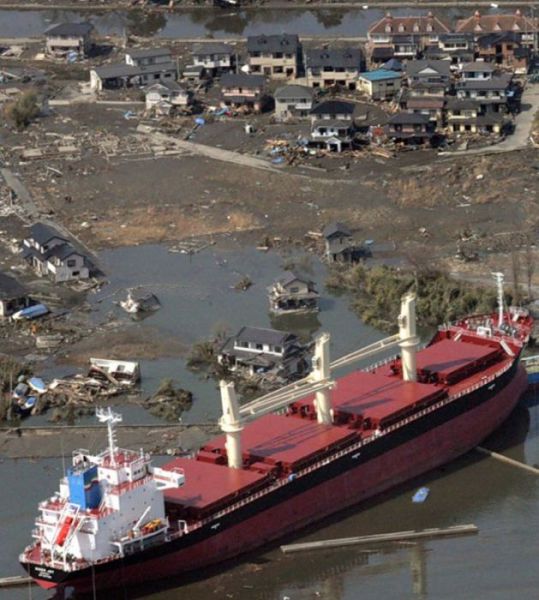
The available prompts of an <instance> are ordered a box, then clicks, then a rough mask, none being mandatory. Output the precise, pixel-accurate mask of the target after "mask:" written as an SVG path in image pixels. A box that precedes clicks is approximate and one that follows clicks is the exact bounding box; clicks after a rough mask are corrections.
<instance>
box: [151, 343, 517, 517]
mask: <svg viewBox="0 0 539 600" xmlns="http://www.w3.org/2000/svg"><path fill="white" fill-rule="evenodd" d="M512 362H513V357H511V356H509V355H508V354H507V353H505V352H504V351H503V350H502V349H501V348H500V345H499V344H498V343H497V342H496V341H493V340H487V339H477V340H468V339H466V340H457V341H455V340H453V339H446V338H444V337H443V336H442V337H440V338H438V339H437V340H436V341H435V342H434V343H432V344H431V345H430V346H427V347H426V348H424V349H423V350H420V351H419V352H418V353H417V366H418V374H419V378H420V381H417V382H406V381H403V380H402V378H401V375H400V372H399V370H400V360H399V359H396V360H394V361H392V362H390V363H388V364H386V365H384V366H381V367H379V368H377V369H376V370H375V371H355V372H352V373H350V374H348V375H346V376H344V377H342V378H340V379H338V381H337V385H336V386H335V388H334V389H332V390H331V392H330V395H331V404H332V407H333V410H334V424H333V425H320V424H318V423H317V421H316V413H315V408H314V396H312V395H311V396H308V397H306V398H304V399H301V400H299V401H297V402H295V403H293V404H292V405H291V406H290V409H289V412H288V414H286V415H276V414H269V415H266V416H264V417H261V418H259V419H257V420H255V421H253V422H250V423H247V424H246V425H245V427H244V429H243V431H242V433H241V440H242V458H243V463H244V466H243V468H242V469H230V468H228V466H227V465H226V445H225V441H226V438H225V436H224V435H220V436H217V437H215V438H213V439H211V440H210V441H208V442H207V443H206V444H205V445H204V447H203V448H202V449H201V451H199V453H198V454H197V455H196V456H195V458H194V459H188V458H176V459H174V460H173V461H171V462H170V463H168V464H167V465H165V466H164V467H163V468H165V469H174V468H177V467H181V468H182V469H183V470H184V472H185V481H186V483H185V485H184V486H183V487H182V488H180V489H178V490H168V491H167V492H166V493H165V497H166V501H167V503H168V504H169V505H170V504H172V505H174V506H176V507H177V508H178V509H179V510H180V511H183V513H182V514H185V515H187V516H191V517H192V518H200V517H202V516H204V515H206V514H208V513H209V512H211V511H215V510H220V509H221V508H222V507H225V506H227V505H229V504H231V503H233V502H236V501H238V500H241V499H242V498H244V497H246V496H247V495H249V494H251V493H253V492H255V491H257V490H258V489H261V488H264V487H266V486H267V485H268V483H269V482H273V481H275V479H277V478H281V477H289V475H290V474H291V473H293V472H295V471H299V470H300V469H303V468H305V467H308V466H309V465H311V464H314V463H315V462H317V461H319V460H322V459H323V458H324V457H325V456H329V455H330V454H331V453H334V452H336V451H338V450H340V449H342V448H345V447H346V446H347V445H351V444H353V443H354V442H359V441H360V440H361V439H362V438H364V437H368V436H370V435H372V434H373V432H374V431H375V430H377V429H380V428H382V429H383V428H384V427H386V426H388V425H393V424H394V423H397V422H398V421H400V420H402V419H404V418H406V417H407V416H409V415H411V414H413V413H414V412H418V411H420V410H422V409H423V408H426V407H428V406H429V405H431V404H433V403H435V402H437V401H439V400H441V399H443V398H447V396H448V395H455V394H459V393H461V392H462V393H465V392H466V391H469V390H470V389H471V388H472V387H474V386H477V385H481V384H484V382H485V381H486V379H488V378H491V377H494V376H496V374H497V373H499V372H500V371H501V370H503V369H505V368H508V367H509V366H510V365H511V363H512Z"/></svg>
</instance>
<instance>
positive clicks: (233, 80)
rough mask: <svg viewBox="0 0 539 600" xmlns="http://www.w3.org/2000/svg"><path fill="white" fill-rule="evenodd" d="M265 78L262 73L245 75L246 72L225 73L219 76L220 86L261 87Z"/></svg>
mask: <svg viewBox="0 0 539 600" xmlns="http://www.w3.org/2000/svg"><path fill="white" fill-rule="evenodd" d="M265 81H266V80H265V79H264V76H263V75H247V74H246V73H225V74H224V75H223V76H222V77H221V87H223V88H235V87H242V88H251V89H254V88H261V87H263V86H264V83H265Z"/></svg>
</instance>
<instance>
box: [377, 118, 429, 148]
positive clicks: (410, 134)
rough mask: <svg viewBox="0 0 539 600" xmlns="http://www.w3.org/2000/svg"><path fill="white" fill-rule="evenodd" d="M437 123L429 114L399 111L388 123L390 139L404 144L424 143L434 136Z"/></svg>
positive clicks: (387, 129)
mask: <svg viewBox="0 0 539 600" xmlns="http://www.w3.org/2000/svg"><path fill="white" fill-rule="evenodd" d="M435 129H436V123H435V122H433V121H432V120H431V118H430V116H429V115H425V114H422V113H414V112H399V113H397V114H395V115H393V116H392V117H391V118H390V119H389V121H388V124H387V127H386V135H387V137H388V138H389V139H391V140H393V141H395V142H400V143H403V144H423V143H426V142H430V140H431V139H432V137H433V136H434V132H435Z"/></svg>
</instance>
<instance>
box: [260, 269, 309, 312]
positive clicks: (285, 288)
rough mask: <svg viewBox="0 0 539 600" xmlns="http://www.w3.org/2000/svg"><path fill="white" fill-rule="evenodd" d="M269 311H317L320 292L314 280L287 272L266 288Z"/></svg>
mask: <svg viewBox="0 0 539 600" xmlns="http://www.w3.org/2000/svg"><path fill="white" fill-rule="evenodd" d="M268 292H269V303H270V312H271V313H273V314H275V315H284V314H290V313H303V312H318V310H319V307H318V301H319V299H320V294H319V293H318V292H317V291H316V289H315V287H314V282H312V281H310V280H309V279H306V278H304V277H301V276H300V275H296V274H295V273H288V274H287V275H285V276H284V277H282V278H281V279H278V280H277V281H276V282H275V283H274V284H273V285H272V286H271V287H269V288H268Z"/></svg>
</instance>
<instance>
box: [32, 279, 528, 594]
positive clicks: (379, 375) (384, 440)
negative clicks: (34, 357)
mask: <svg viewBox="0 0 539 600" xmlns="http://www.w3.org/2000/svg"><path fill="white" fill-rule="evenodd" d="M500 287H501V282H500ZM499 296H500V301H499V308H498V311H497V312H496V313H493V314H489V315H482V316H470V317H467V318H464V319H462V320H460V321H458V322H456V323H452V324H447V325H443V326H441V327H439V329H438V331H437V332H436V333H435V335H434V336H433V338H432V340H431V341H430V342H429V343H428V344H427V345H426V346H424V347H420V341H419V338H418V336H417V334H416V321H415V304H416V299H415V296H414V295H413V294H407V295H406V296H405V297H404V298H403V300H402V304H401V312H400V315H399V318H398V326H399V331H398V333H397V334H395V335H393V336H389V337H387V338H385V339H383V340H380V341H379V342H376V343H374V344H371V345H370V346H367V347H365V348H362V349H360V350H357V351H355V352H352V353H351V354H349V355H347V356H344V357H341V358H339V359H337V360H335V361H333V362H330V359H329V335H328V334H322V335H320V336H319V337H318V338H317V340H316V345H315V353H314V357H313V369H312V372H311V374H310V375H309V376H308V377H306V378H305V379H303V380H300V381H298V382H295V383H293V384H290V385H288V386H286V387H284V388H282V389H280V390H278V391H276V392H272V393H270V394H267V395H265V396H263V397H261V398H258V399H256V400H254V401H252V402H250V403H247V404H244V405H242V406H240V405H239V403H238V401H237V399H236V396H235V392H234V386H233V384H232V383H230V382H224V381H222V382H221V383H220V389H221V403H222V409H223V415H222V417H221V419H220V422H219V423H220V426H221V430H222V434H221V435H219V436H218V437H215V438H214V439H211V440H210V441H208V442H207V443H206V444H205V445H204V446H203V447H202V448H201V449H200V450H199V451H198V452H196V453H195V454H194V455H192V456H190V457H176V458H173V459H172V460H170V462H168V463H167V464H165V465H163V466H161V467H159V468H158V467H155V466H152V462H151V458H150V456H149V455H148V454H146V453H145V452H144V451H143V450H140V451H137V452H135V451H133V450H127V449H122V448H120V447H118V444H117V438H116V430H115V425H116V423H118V422H119V421H121V416H120V415H118V414H116V413H114V412H112V410H111V409H110V408H109V409H107V410H105V409H100V410H98V412H97V416H98V418H99V419H100V420H101V421H102V422H103V423H104V424H106V426H107V428H108V445H107V447H106V448H105V449H104V450H103V452H101V453H100V454H97V455H96V454H91V453H90V452H89V451H87V450H78V451H76V452H74V454H73V464H72V466H71V468H70V469H68V471H67V473H66V475H65V477H64V478H63V479H61V481H60V486H59V491H58V492H56V493H55V494H54V495H53V496H51V497H50V498H48V499H46V500H44V501H43V502H41V503H40V504H39V507H38V508H39V515H38V517H37V520H36V523H35V528H34V530H33V538H34V541H33V543H32V544H31V545H29V546H28V547H27V548H26V549H25V550H24V551H23V553H22V554H21V555H20V562H21V564H22V566H23V567H24V568H25V569H26V570H27V572H28V573H29V575H30V576H31V577H33V578H34V579H35V580H36V582H37V583H38V584H39V585H41V586H42V587H44V588H54V587H57V588H64V589H65V588H73V589H75V590H76V591H81V592H89V591H92V590H95V589H99V590H101V589H110V588H117V587H121V586H126V587H128V586H133V585H136V584H141V583H145V582H150V581H152V580H161V579H165V578H169V577H174V578H175V581H178V579H177V577H178V576H181V575H182V574H185V575H187V574H191V576H192V575H193V574H195V575H197V574H199V573H202V572H203V571H204V569H205V568H206V567H209V566H210V565H215V564H216V563H219V562H222V561H225V560H227V559H231V558H236V557H240V556H241V555H243V554H245V553H248V552H251V551H253V550H255V549H257V548H260V547H262V546H264V545H266V544H270V543H272V542H275V541H276V540H278V539H279V538H282V537H283V536H291V535H294V534H297V533H298V532H299V531H300V530H301V529H302V528H304V527H306V526H312V525H313V523H316V522H317V521H318V520H320V519H322V518H324V517H327V516H329V515H332V514H334V513H336V512H338V511H340V510H343V509H345V508H348V507H351V506H353V505H355V504H358V503H360V502H362V501H364V500H366V499H368V498H371V497H373V496H375V495H377V494H379V493H381V492H383V491H385V490H388V489H390V488H392V487H394V486H396V485H398V484H401V483H403V482H405V481H407V480H409V479H411V478H413V477H417V476H418V475H420V474H422V473H425V472H427V471H429V470H431V469H433V468H435V467H438V466H439V465H442V464H444V463H447V462H449V461H451V460H453V459H455V458H456V457H458V456H460V455H462V454H464V453H465V452H467V451H469V450H470V449H472V448H473V447H475V446H476V445H477V444H479V443H480V442H481V441H482V440H483V439H484V438H486V437H487V436H488V435H489V434H490V433H492V432H493V431H494V430H495V429H496V428H497V427H498V426H499V425H501V424H502V422H503V421H504V420H505V419H506V418H507V417H508V415H509V414H510V413H511V411H512V410H513V408H514V407H515V405H516V404H517V402H518V400H519V397H520V396H521V394H522V393H523V392H524V391H525V390H526V387H527V378H526V373H525V371H524V369H523V367H522V366H521V365H520V362H519V359H520V355H521V352H522V350H523V348H524V346H525V345H526V343H527V342H528V339H529V337H530V334H531V331H532V327H533V321H532V318H531V317H530V316H529V314H528V313H527V312H526V311H525V310H523V309H520V308H512V307H510V308H507V309H506V308H505V307H504V306H503V291H500V293H499ZM391 349H395V350H396V351H397V352H398V354H396V355H393V356H389V357H388V354H389V350H391ZM380 354H381V355H383V356H385V357H387V358H385V359H383V360H379V361H378V362H377V363H375V364H371V365H370V366H368V367H365V368H361V369H357V368H356V369H355V370H352V371H351V372H349V373H348V374H346V375H344V376H342V377H339V378H335V379H334V378H333V374H334V373H335V371H337V370H339V369H341V368H343V367H349V366H350V365H352V364H354V363H357V362H358V361H361V363H362V364H365V361H366V360H367V359H372V357H375V356H377V355H380ZM179 581H180V582H181V577H180V579H179Z"/></svg>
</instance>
